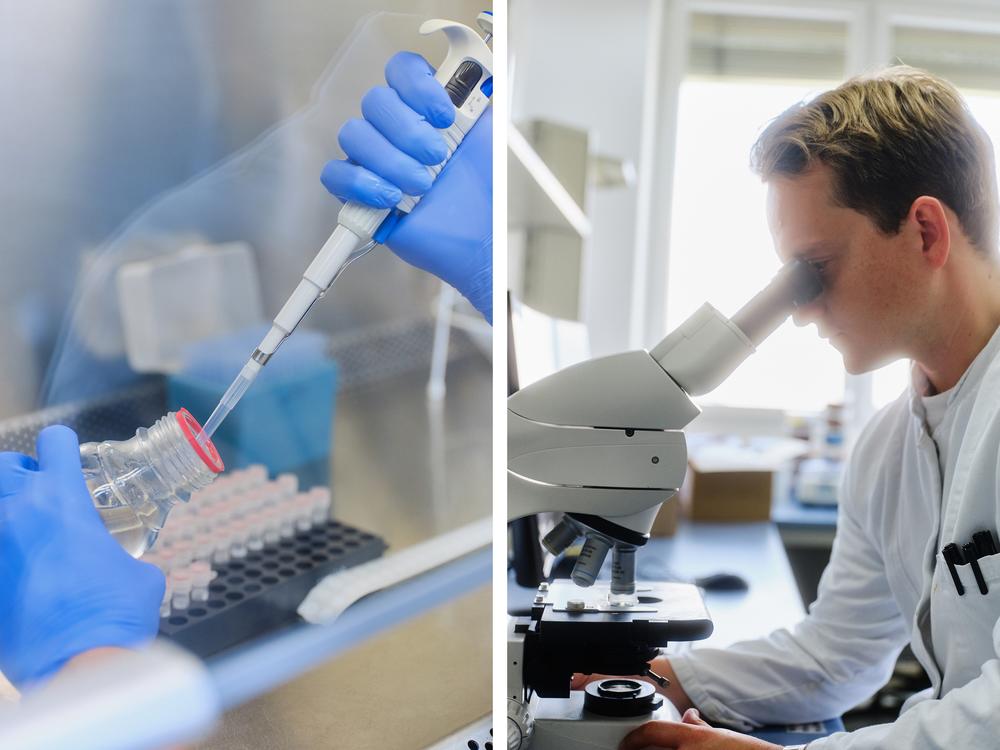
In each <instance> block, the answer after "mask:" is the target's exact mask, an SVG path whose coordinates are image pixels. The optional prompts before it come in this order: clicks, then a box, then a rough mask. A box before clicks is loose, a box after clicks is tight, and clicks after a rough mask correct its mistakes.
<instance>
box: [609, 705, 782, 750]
mask: <svg viewBox="0 0 1000 750" xmlns="http://www.w3.org/2000/svg"><path fill="white" fill-rule="evenodd" d="M650 747H663V748H671V750H781V746H780V745H775V744H773V743H771V742H765V741H764V740H758V739H757V738H755V737H747V736H746V735H745V734H739V733H738V732H732V731H730V730H728V729H716V728H715V727H712V726H710V725H709V724H708V722H706V721H705V720H704V719H702V718H701V716H700V715H699V714H698V709H696V708H689V709H688V710H687V711H685V712H684V717H683V719H682V720H681V721H679V722H678V721H650V722H647V723H646V724H643V725H642V726H641V727H639V728H638V729H635V730H633V731H632V732H629V734H628V735H627V736H626V737H625V739H624V740H622V744H621V745H619V748H620V750H644V749H645V748H650Z"/></svg>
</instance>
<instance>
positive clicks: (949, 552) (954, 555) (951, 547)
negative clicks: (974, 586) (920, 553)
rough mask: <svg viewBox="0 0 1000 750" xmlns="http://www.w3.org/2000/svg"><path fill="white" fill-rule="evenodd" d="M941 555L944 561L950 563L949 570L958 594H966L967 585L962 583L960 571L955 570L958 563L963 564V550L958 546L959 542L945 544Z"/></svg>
mask: <svg viewBox="0 0 1000 750" xmlns="http://www.w3.org/2000/svg"><path fill="white" fill-rule="evenodd" d="M941 555H942V556H943V557H944V561H945V562H946V563H948V570H949V571H950V572H951V579H952V580H953V581H954V582H955V589H956V590H957V591H958V595H959V596H965V586H963V585H962V579H961V578H959V577H958V571H957V570H955V566H956V565H961V564H962V551H961V550H960V549H959V548H958V545H957V544H955V543H954V542H952V543H951V544H946V545H945V546H944V548H943V549H942V550H941Z"/></svg>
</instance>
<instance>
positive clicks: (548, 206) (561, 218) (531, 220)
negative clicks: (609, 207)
mask: <svg viewBox="0 0 1000 750" xmlns="http://www.w3.org/2000/svg"><path fill="white" fill-rule="evenodd" d="M507 214H508V224H509V226H511V227H512V228H519V227H525V228H529V229H540V228H546V229H569V230H571V231H573V232H575V233H576V234H578V235H579V236H580V237H587V236H589V235H590V231H591V227H590V220H589V219H588V218H587V216H586V214H585V213H584V212H583V209H582V208H580V206H579V205H578V204H577V203H576V201H574V200H573V197H572V196H571V195H570V194H569V193H568V192H567V191H566V189H565V188H564V187H563V186H562V184H561V183H560V182H559V180H558V178H557V177H556V176H555V175H554V174H553V173H552V171H551V170H550V169H549V168H548V167H547V166H546V165H545V162H544V161H542V158H541V157H540V156H539V155H538V154H537V153H536V152H535V150H534V149H533V148H532V147H531V144H530V143H528V141H527V139H526V138H525V137H524V135H522V134H521V132H520V131H519V130H518V129H517V128H516V127H514V126H513V125H510V126H508V129H507Z"/></svg>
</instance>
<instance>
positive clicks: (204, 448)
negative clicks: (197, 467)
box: [177, 409, 226, 474]
mask: <svg viewBox="0 0 1000 750" xmlns="http://www.w3.org/2000/svg"><path fill="white" fill-rule="evenodd" d="M177 422H178V424H180V426H181V429H182V430H183V431H184V436H185V437H186V438H187V439H188V442H189V443H191V447H192V448H194V452H195V453H197V454H198V457H199V458H200V459H201V460H202V461H204V462H205V466H207V467H208V468H209V469H211V470H212V471H214V472H215V473H216V474H219V473H221V472H222V471H224V470H225V468H226V467H225V465H224V464H223V463H222V457H221V456H220V455H219V451H217V450H216V449H215V446H214V445H213V444H212V440H211V438H209V437H208V435H206V434H205V431H204V430H203V429H202V428H201V425H200V424H198V420H197V419H195V418H194V417H193V416H191V412H189V411H188V410H187V409H181V410H180V411H179V412H177Z"/></svg>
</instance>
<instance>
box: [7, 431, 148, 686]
mask: <svg viewBox="0 0 1000 750" xmlns="http://www.w3.org/2000/svg"><path fill="white" fill-rule="evenodd" d="M164 586H165V582H164V579H163V574H162V573H160V571H159V570H157V569H156V568H155V567H154V566H152V565H150V564H148V563H144V562H140V561H138V560H136V559H134V558H133V557H131V556H130V555H129V554H128V553H127V552H125V550H124V549H123V548H122V547H121V545H120V544H118V542H117V541H116V540H115V538H114V537H113V536H111V534H109V533H108V531H107V529H106V528H105V527H104V523H103V522H102V521H101V517H100V515H99V514H98V512H97V510H96V509H95V508H94V501H93V500H92V499H91V497H90V493H89V492H88V491H87V485H86V483H85V482H84V480H83V472H82V471H81V470H80V445H79V443H78V442H77V438H76V433H74V432H73V431H72V430H71V429H69V428H68V427H63V426H61V425H57V426H55V427H47V428H46V429H44V430H42V432H41V434H40V435H39V436H38V461H37V462H36V461H35V459H33V458H30V457H29V456H24V455H22V454H20V453H0V613H2V614H0V671H3V673H4V674H5V675H6V676H7V678H8V679H9V680H10V681H11V682H13V683H14V684H15V685H18V686H24V685H25V684H29V683H32V682H35V681H37V680H40V679H42V678H45V677H47V676H49V675H51V674H52V673H53V672H55V671H56V670H58V669H59V668H60V667H61V666H62V665H63V664H65V663H66V662H67V661H68V660H69V659H71V658H73V657H74V656H76V655H77V654H80V653H82V652H84V651H88V650H90V649H92V648H98V647H102V646H123V647H128V646H135V645H138V644H140V643H142V642H143V641H147V640H150V639H152V638H153V637H154V636H155V635H156V631H157V628H158V626H159V616H160V601H161V600H162V598H163V590H164Z"/></svg>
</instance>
